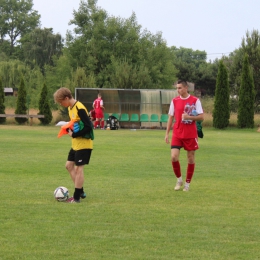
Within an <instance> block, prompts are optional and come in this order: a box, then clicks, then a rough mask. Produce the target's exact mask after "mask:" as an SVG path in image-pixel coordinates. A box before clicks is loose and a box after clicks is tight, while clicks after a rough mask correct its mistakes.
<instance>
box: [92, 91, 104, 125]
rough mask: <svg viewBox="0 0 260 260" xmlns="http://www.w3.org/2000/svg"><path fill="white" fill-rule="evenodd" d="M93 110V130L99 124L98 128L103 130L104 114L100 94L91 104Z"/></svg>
mask: <svg viewBox="0 0 260 260" xmlns="http://www.w3.org/2000/svg"><path fill="white" fill-rule="evenodd" d="M93 108H94V109H95V115H96V121H95V123H94V128H97V126H98V125H99V124H100V128H101V129H104V112H103V110H104V109H105V108H104V105H103V100H102V97H101V94H98V97H97V99H95V100H94V102H93Z"/></svg>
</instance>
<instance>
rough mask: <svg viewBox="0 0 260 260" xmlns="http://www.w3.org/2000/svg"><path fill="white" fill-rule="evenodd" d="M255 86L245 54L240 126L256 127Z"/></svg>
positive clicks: (238, 117)
mask: <svg viewBox="0 0 260 260" xmlns="http://www.w3.org/2000/svg"><path fill="white" fill-rule="evenodd" d="M254 100H255V87H254V80H253V75H252V71H251V68H250V65H249V60H248V55H247V54H245V57H244V61H243V68H242V76H241V86H240V90H239V103H238V116H237V126H238V127H239V128H253V127H254Z"/></svg>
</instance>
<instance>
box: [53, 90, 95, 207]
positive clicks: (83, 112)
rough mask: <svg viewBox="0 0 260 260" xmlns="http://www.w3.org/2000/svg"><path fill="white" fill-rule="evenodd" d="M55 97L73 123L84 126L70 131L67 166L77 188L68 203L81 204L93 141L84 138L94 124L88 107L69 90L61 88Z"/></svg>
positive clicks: (84, 195) (84, 196)
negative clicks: (86, 168) (85, 170)
mask: <svg viewBox="0 0 260 260" xmlns="http://www.w3.org/2000/svg"><path fill="white" fill-rule="evenodd" d="M53 97H54V100H55V102H56V103H58V104H60V105H61V106H63V107H67V108H68V112H69V117H70V120H71V121H75V122H79V121H81V122H83V124H84V127H83V128H82V129H81V130H80V129H79V127H75V125H74V129H77V131H76V130H71V129H68V135H69V136H70V137H71V138H72V139H71V140H72V145H71V149H70V151H69V154H68V159H67V162H66V165H65V166H66V169H67V171H68V172H69V173H70V176H71V179H72V181H73V183H74V186H75V191H74V194H73V197H71V198H69V199H68V200H67V202H69V203H79V202H80V199H81V198H82V199H84V198H86V193H85V192H84V189H83V184H84V165H85V164H89V160H90V157H91V152H92V149H93V140H92V139H91V138H89V139H87V138H86V137H84V136H86V135H87V134H89V133H90V132H91V131H92V123H91V122H90V118H89V116H88V111H87V109H86V107H85V106H84V105H83V104H82V103H81V102H79V101H77V100H75V99H74V98H73V96H72V94H71V91H70V90H69V89H67V88H60V89H58V90H57V91H56V92H55V93H54V94H53ZM75 124H77V123H75Z"/></svg>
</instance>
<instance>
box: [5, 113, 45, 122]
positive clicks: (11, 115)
mask: <svg viewBox="0 0 260 260" xmlns="http://www.w3.org/2000/svg"><path fill="white" fill-rule="evenodd" d="M0 117H21V118H30V119H31V120H30V125H32V123H33V118H44V115H20V114H0Z"/></svg>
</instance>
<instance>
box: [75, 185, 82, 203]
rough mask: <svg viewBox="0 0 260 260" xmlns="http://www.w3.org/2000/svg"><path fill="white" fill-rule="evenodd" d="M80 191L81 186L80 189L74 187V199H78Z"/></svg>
mask: <svg viewBox="0 0 260 260" xmlns="http://www.w3.org/2000/svg"><path fill="white" fill-rule="evenodd" d="M81 193H82V188H81V189H78V188H75V191H74V195H73V198H74V199H75V200H80V195H81Z"/></svg>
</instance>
